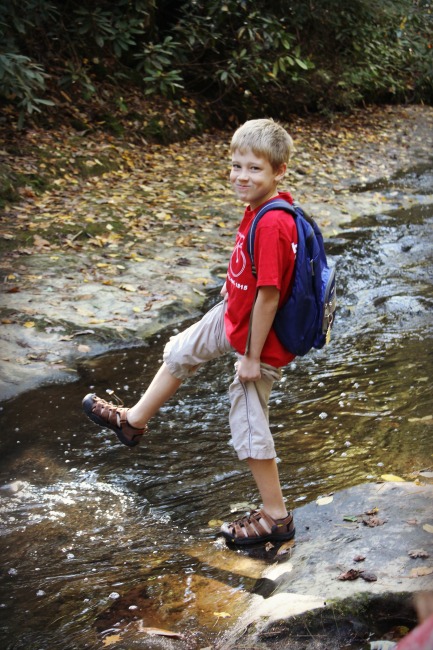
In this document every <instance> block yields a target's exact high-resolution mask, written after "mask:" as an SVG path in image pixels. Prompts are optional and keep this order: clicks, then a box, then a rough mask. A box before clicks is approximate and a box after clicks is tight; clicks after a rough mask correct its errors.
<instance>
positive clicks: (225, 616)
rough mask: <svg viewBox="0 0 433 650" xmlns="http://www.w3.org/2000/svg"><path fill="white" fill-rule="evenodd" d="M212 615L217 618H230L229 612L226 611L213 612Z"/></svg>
mask: <svg viewBox="0 0 433 650" xmlns="http://www.w3.org/2000/svg"><path fill="white" fill-rule="evenodd" d="M213 615H214V616H216V617H217V618H230V614H228V612H214V613H213Z"/></svg>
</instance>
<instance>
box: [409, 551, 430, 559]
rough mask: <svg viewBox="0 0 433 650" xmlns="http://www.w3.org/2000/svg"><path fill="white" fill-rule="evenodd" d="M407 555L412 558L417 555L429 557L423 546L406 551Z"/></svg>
mask: <svg viewBox="0 0 433 650" xmlns="http://www.w3.org/2000/svg"><path fill="white" fill-rule="evenodd" d="M407 554H408V555H409V557H412V558H414V559H415V558H417V557H430V553H427V551H424V549H423V548H417V549H414V550H413V551H408V553H407Z"/></svg>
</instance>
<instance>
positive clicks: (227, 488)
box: [0, 170, 433, 650]
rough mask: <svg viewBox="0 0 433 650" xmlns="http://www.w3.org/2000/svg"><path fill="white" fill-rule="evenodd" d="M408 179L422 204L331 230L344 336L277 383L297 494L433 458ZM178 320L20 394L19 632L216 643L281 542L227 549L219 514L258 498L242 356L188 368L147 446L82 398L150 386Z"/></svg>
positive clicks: (426, 312) (424, 221) (425, 294)
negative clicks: (232, 425) (244, 443)
mask: <svg viewBox="0 0 433 650" xmlns="http://www.w3.org/2000/svg"><path fill="white" fill-rule="evenodd" d="M408 186H411V187H412V189H413V191H414V193H415V194H414V204H413V208H412V209H410V210H405V211H403V210H401V211H400V212H398V211H397V212H393V213H392V214H390V215H387V214H382V215H376V216H374V217H363V218H362V219H359V220H358V221H355V222H353V221H352V223H351V224H350V225H348V226H347V227H345V228H344V229H343V230H342V232H340V234H339V235H338V237H335V238H333V239H331V240H330V241H329V244H328V251H329V254H330V257H331V258H332V259H333V261H334V262H335V263H336V265H337V269H338V281H339V311H338V317H337V321H336V324H335V327H334V332H333V343H332V346H331V347H329V348H327V349H325V350H322V351H317V352H315V353H312V354H310V355H308V356H307V357H305V358H302V359H299V360H296V361H295V362H294V363H292V364H291V365H290V366H289V367H287V368H286V369H285V370H284V374H283V379H282V381H281V382H280V383H279V384H278V385H277V386H276V388H275V390H274V392H273V395H272V400H271V420H272V428H273V432H274V434H275V440H276V445H277V449H278V453H279V458H280V459H281V463H280V472H281V480H282V484H283V489H284V493H285V495H286V497H287V502H288V505H289V507H293V508H295V509H296V507H298V506H300V505H302V503H304V502H307V501H311V500H313V499H315V498H317V497H318V496H320V495H324V494H327V493H329V492H331V491H336V490H339V489H343V488H347V487H349V486H351V485H355V484H358V483H362V482H366V481H373V480H375V479H376V478H377V477H378V476H380V475H382V474H396V475H400V476H402V477H411V476H412V475H413V473H416V472H417V471H419V470H422V469H427V468H429V467H431V465H432V464H433V461H432V454H433V437H432V435H431V425H432V422H433V420H432V403H431V391H430V386H431V377H432V374H433V364H432V346H431V343H432V337H433V328H432V319H431V307H432V301H433V292H432V276H431V268H432V267H431V262H432V259H431V258H432V221H433V213H432V208H431V206H429V205H428V204H427V202H426V203H424V200H423V196H424V195H425V194H428V193H430V194H431V193H432V192H433V175H432V172H431V170H422V171H418V172H413V173H412V174H409V175H406V176H405V177H403V178H401V179H396V180H395V182H394V183H393V185H392V187H390V188H389V190H388V192H389V195H390V196H393V197H394V198H395V201H396V202H398V198H399V192H400V191H401V190H402V189H403V188H404V189H407V188H408ZM365 189H367V190H374V189H375V188H374V187H370V188H365ZM214 299H216V297H214ZM179 325H180V324H179ZM182 326H183V324H182ZM171 333H172V330H170V331H167V332H164V333H162V334H161V335H158V336H156V337H155V338H154V339H152V340H151V341H150V342H149V343H148V345H146V346H145V347H143V348H140V349H134V350H127V351H121V352H117V353H115V354H109V355H105V356H103V357H100V358H97V359H93V360H92V361H88V362H86V363H85V364H83V365H82V367H81V368H80V377H81V378H80V380H79V381H78V382H77V383H75V384H73V385H70V384H68V385H65V386H62V385H53V386H49V387H45V388H42V389H40V390H37V391H34V392H31V393H27V394H25V395H23V396H22V397H20V398H19V399H16V400H11V401H9V402H7V403H5V404H4V405H3V408H2V412H1V416H2V423H1V432H2V434H1V438H2V442H1V458H0V486H1V489H0V507H1V510H0V520H1V536H0V540H1V541H0V544H1V557H2V582H1V588H0V616H1V624H0V630H1V631H0V639H1V647H2V648H7V649H8V650H12V649H14V650H15V649H16V650H18V649H20V650H21V649H23V650H24V649H32V650H33V649H34V650H54V649H59V650H69V649H70V648H79V649H81V648H102V647H107V646H109V645H110V644H111V643H113V644H114V645H115V647H116V648H128V649H129V648H162V647H164V648H171V647H173V648H174V647H177V648H179V647H182V648H183V647H185V648H192V649H195V648H202V647H205V646H208V645H209V644H211V643H213V641H214V640H215V638H216V637H217V635H218V634H219V633H220V631H221V630H223V629H224V627H225V625H227V621H230V619H229V618H228V617H227V618H226V615H227V614H231V620H233V617H235V616H236V614H237V612H240V611H241V610H242V606H243V603H244V599H245V594H248V592H249V591H251V590H253V589H254V584H255V579H256V578H257V577H259V575H260V573H261V570H262V569H263V566H264V564H263V563H264V560H262V559H260V558H259V559H257V558H251V557H250V556H248V554H247V555H245V554H243V553H235V552H233V551H231V550H228V549H226V547H225V544H224V543H223V542H222V540H218V539H217V540H215V527H214V526H213V524H214V522H215V521H217V520H220V519H226V518H227V517H230V511H231V510H239V509H240V510H241V511H243V510H244V509H248V505H247V504H257V494H256V491H255V489H254V486H253V484H252V482H251V479H250V476H249V473H248V471H247V470H246V468H245V467H244V465H243V464H241V463H239V462H238V461H237V460H236V458H235V456H234V453H233V450H232V448H231V446H230V442H229V429H228V423H227V412H228V406H229V405H228V398H227V394H226V391H227V386H228V384H229V382H230V378H231V375H232V372H233V359H232V358H230V357H227V358H224V359H222V360H220V361H218V362H216V363H213V364H211V365H209V366H208V367H207V368H205V369H203V370H202V371H200V373H199V374H198V375H197V377H196V378H195V379H194V380H190V381H188V382H186V383H185V384H184V385H183V386H182V387H181V389H180V390H179V392H178V394H177V395H176V397H175V398H174V399H173V400H172V401H170V403H168V404H167V405H166V406H165V407H164V408H163V409H162V411H161V414H160V415H159V416H157V417H156V418H155V419H154V420H153V421H152V427H151V431H150V434H149V436H148V438H147V440H146V444H142V445H141V446H139V447H137V448H134V449H128V448H126V447H124V446H123V445H120V444H118V443H117V441H116V440H117V439H116V438H115V436H114V435H113V434H111V433H110V432H107V431H102V430H100V429H99V428H98V427H96V426H94V425H93V424H92V423H90V422H89V421H88V420H87V419H86V418H85V417H84V416H83V415H82V413H81V406H80V404H81V399H82V397H83V396H84V394H86V393H87V392H89V391H93V390H95V392H97V393H98V394H100V395H104V393H105V391H106V390H107V389H111V390H114V391H115V393H116V394H117V395H119V396H120V397H121V399H122V400H124V402H125V403H126V404H131V403H132V402H133V401H135V400H136V399H137V398H138V396H139V395H140V393H141V392H142V390H143V388H144V387H145V386H146V384H147V383H148V382H149V381H150V379H151V378H152V376H153V374H154V371H155V370H156V369H157V367H158V366H159V363H160V361H161V354H162V350H163V346H164V343H165V341H166V340H167V339H168V337H169V336H170V334H171ZM212 520H214V522H213V521H212ZM209 523H210V524H211V525H209ZM146 628H163V629H165V630H170V631H175V632H177V633H181V634H183V641H181V640H179V639H174V640H171V639H170V638H168V637H160V636H151V635H149V634H148V633H147V632H148V630H146ZM179 644H181V645H179Z"/></svg>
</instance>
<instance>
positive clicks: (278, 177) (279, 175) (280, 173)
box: [275, 163, 287, 182]
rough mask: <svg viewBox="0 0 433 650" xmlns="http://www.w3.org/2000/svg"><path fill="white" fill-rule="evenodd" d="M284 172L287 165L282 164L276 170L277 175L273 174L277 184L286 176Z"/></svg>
mask: <svg viewBox="0 0 433 650" xmlns="http://www.w3.org/2000/svg"><path fill="white" fill-rule="evenodd" d="M286 171H287V163H282V164H281V165H280V166H279V167H278V169H277V173H276V174H275V180H276V181H277V182H279V181H281V180H282V179H283V178H284V176H285V175H286Z"/></svg>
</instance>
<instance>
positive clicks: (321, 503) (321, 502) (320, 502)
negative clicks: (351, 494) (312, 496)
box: [316, 497, 334, 506]
mask: <svg viewBox="0 0 433 650" xmlns="http://www.w3.org/2000/svg"><path fill="white" fill-rule="evenodd" d="M333 500H334V497H320V498H319V499H316V505H318V506H326V505H328V503H332V502H333Z"/></svg>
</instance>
